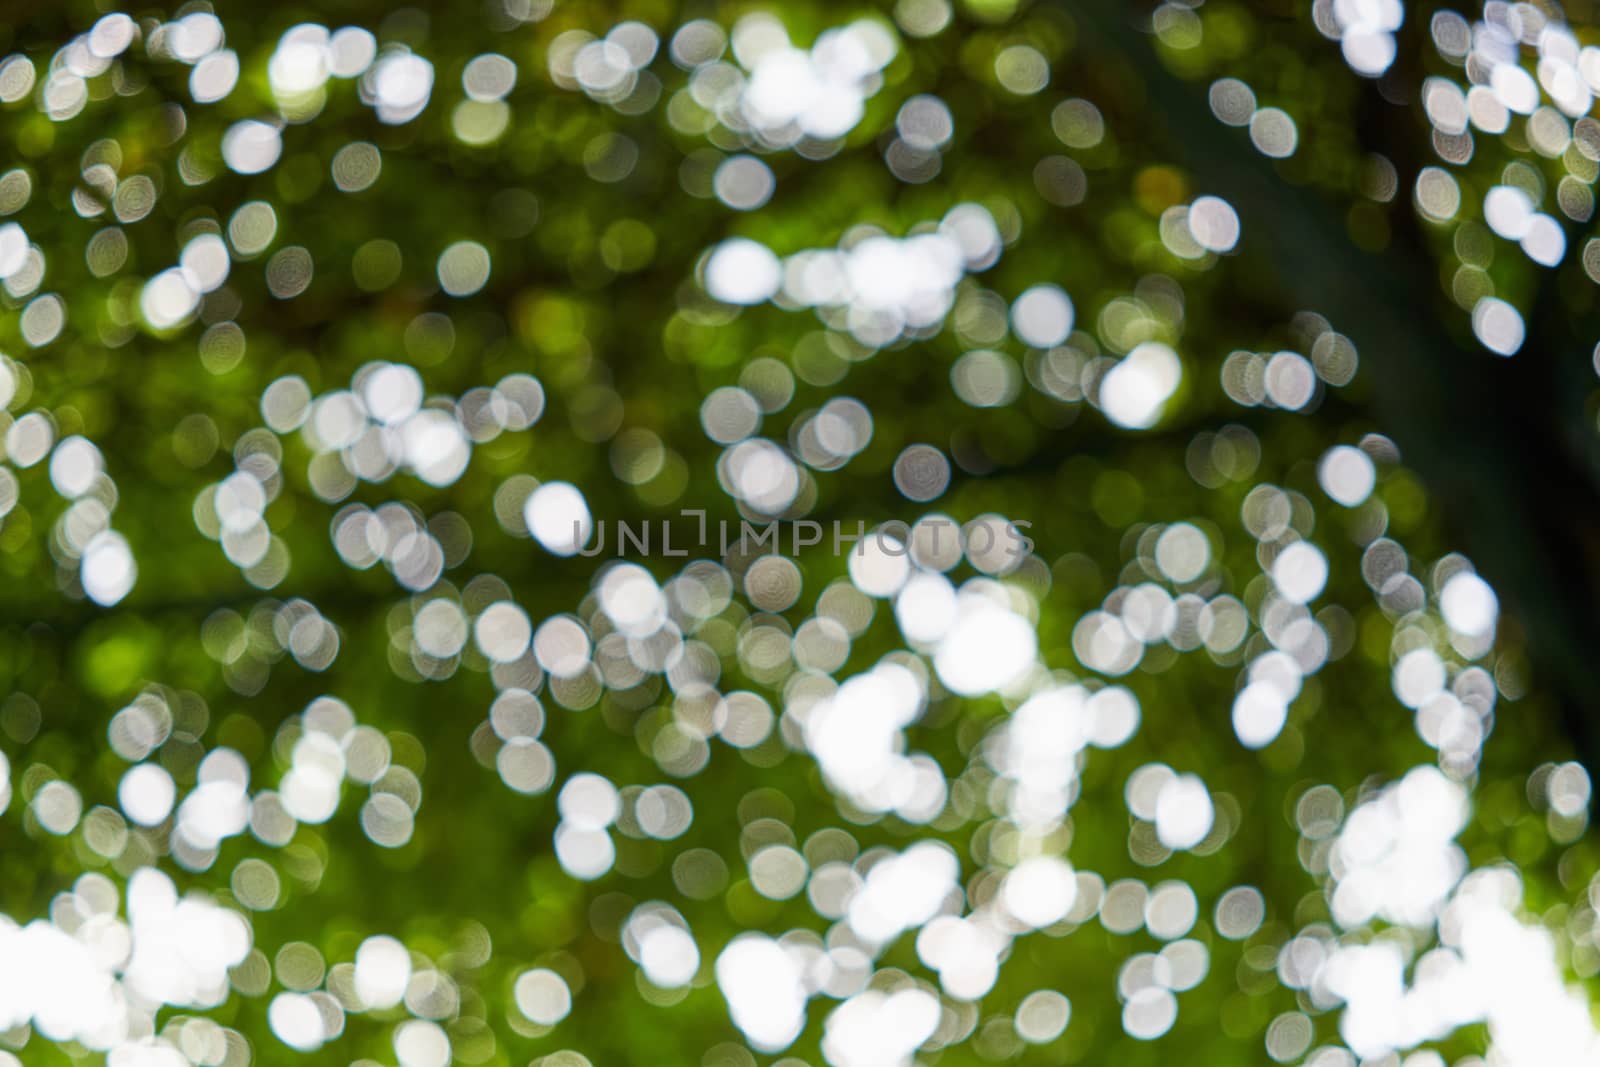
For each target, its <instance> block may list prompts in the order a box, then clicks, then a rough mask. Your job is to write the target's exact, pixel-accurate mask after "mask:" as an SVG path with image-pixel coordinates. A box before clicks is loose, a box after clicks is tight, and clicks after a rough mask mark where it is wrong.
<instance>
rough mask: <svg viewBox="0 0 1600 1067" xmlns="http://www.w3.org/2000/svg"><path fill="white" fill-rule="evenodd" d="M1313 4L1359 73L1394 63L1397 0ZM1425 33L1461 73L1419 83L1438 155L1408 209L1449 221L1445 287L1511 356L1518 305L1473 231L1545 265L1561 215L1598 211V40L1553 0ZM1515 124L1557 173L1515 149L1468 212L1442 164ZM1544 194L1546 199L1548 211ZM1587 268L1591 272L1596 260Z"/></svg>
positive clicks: (1484, 13) (1440, 19)
mask: <svg viewBox="0 0 1600 1067" xmlns="http://www.w3.org/2000/svg"><path fill="white" fill-rule="evenodd" d="M1312 9H1313V15H1314V18H1315V21H1316V24H1317V26H1318V28H1319V29H1321V30H1322V31H1323V32H1324V33H1326V34H1328V35H1329V36H1331V37H1335V38H1337V39H1339V40H1340V41H1341V43H1342V47H1343V49H1344V55H1345V58H1346V60H1347V61H1348V62H1349V64H1350V66H1351V67H1352V68H1353V69H1355V70H1356V71H1357V72H1358V73H1360V74H1363V75H1366V76H1369V77H1377V76H1379V75H1382V74H1383V73H1384V72H1385V71H1387V70H1388V69H1389V67H1390V65H1391V64H1392V63H1393V62H1394V58H1395V47H1396V46H1395V37H1394V34H1395V31H1397V30H1398V29H1399V27H1400V25H1401V23H1402V22H1403V21H1404V19H1405V17H1406V9H1405V5H1404V3H1403V2H1402V0H1315V3H1314V4H1313V5H1312ZM1428 33H1429V36H1430V38H1431V41H1432V44H1433V46H1434V49H1435V51H1436V52H1437V53H1438V55H1439V57H1440V58H1441V59H1442V60H1443V61H1444V62H1445V63H1447V64H1449V65H1451V66H1455V67H1458V68H1460V70H1461V76H1460V78H1459V79H1458V78H1455V77H1444V76H1439V75H1435V76H1432V77H1429V78H1427V79H1426V80H1425V81H1424V82H1423V84H1422V86H1421V93H1420V95H1421V99H1420V103H1421V105H1422V108H1423V111H1424V112H1425V114H1426V115H1427V117H1428V121H1429V123H1430V124H1431V126H1432V131H1433V137H1432V146H1433V149H1434V151H1435V153H1436V154H1437V155H1438V156H1439V160H1440V163H1441V164H1442V165H1438V166H1429V167H1425V168H1423V170H1422V171H1421V173H1420V174H1418V175H1417V178H1416V187H1415V189H1414V190H1413V191H1412V192H1413V194H1414V197H1415V203H1416V208H1417V210H1418V212H1419V213H1420V214H1421V215H1422V216H1423V218H1425V219H1427V220H1428V221H1430V222H1433V223H1439V224H1449V225H1450V226H1451V227H1452V228H1453V229H1455V230H1456V231H1457V236H1456V248H1457V250H1458V253H1459V254H1460V257H1461V259H1462V261H1463V262H1462V264H1461V266H1460V268H1459V269H1458V270H1457V271H1456V273H1455V276H1454V278H1453V279H1452V283H1451V290H1452V295H1453V296H1454V297H1455V299H1456V301H1457V302H1458V303H1459V304H1461V305H1462V306H1463V307H1464V308H1466V309H1467V310H1468V311H1470V312H1471V321H1472V328H1473V332H1474V333H1475V334H1476V336H1477V338H1478V340H1479V342H1480V343H1482V344H1483V346H1484V347H1485V348H1487V349H1489V350H1490V351H1491V352H1494V353H1495V354H1497V355H1501V356H1512V355H1515V354H1516V353H1517V352H1518V351H1519V350H1520V349H1521V348H1522V344H1523V341H1524V339H1525V337H1526V325H1525V323H1524V321H1523V313H1522V311H1521V310H1520V309H1519V308H1518V307H1517V306H1516V305H1515V304H1513V303H1511V302H1510V301H1508V300H1506V299H1504V298H1503V297H1500V296H1497V295H1495V283H1494V281H1493V280H1492V279H1491V277H1490V274H1489V272H1488V267H1489V264H1490V261H1491V260H1492V258H1493V255H1494V247H1493V242H1492V241H1490V242H1481V241H1477V238H1478V236H1479V235H1480V234H1481V227H1482V226H1487V227H1488V229H1489V230H1491V231H1492V232H1493V233H1494V235H1495V236H1497V237H1499V238H1501V239H1503V240H1506V241H1510V242H1514V243H1516V244H1517V245H1519V246H1520V248H1521V251H1522V253H1523V255H1525V256H1526V257H1527V258H1528V259H1529V260H1531V261H1532V262H1533V263H1535V264H1537V265H1539V266H1541V267H1547V268H1554V267H1557V266H1559V265H1560V264H1561V263H1562V262H1563V261H1564V260H1565V259H1566V257H1567V252H1568V248H1567V237H1566V223H1565V222H1564V221H1563V220H1562V218H1560V217H1558V214H1559V215H1560V216H1565V218H1566V219H1567V220H1571V221H1574V222H1579V223H1583V222H1587V221H1588V220H1589V219H1590V217H1591V216H1592V215H1593V214H1594V209H1595V198H1594V190H1593V185H1594V181H1595V179H1596V177H1597V175H1600V123H1597V122H1596V121H1595V119H1594V118H1593V117H1592V116H1591V115H1590V114H1589V112H1590V111H1591V109H1592V106H1593V103H1594V98H1595V95H1596V94H1597V93H1600V48H1597V47H1595V46H1593V45H1585V44H1583V43H1581V41H1580V40H1579V37H1578V35H1577V33H1575V32H1574V30H1573V29H1572V27H1570V26H1569V25H1567V23H1566V22H1565V21H1564V19H1563V17H1562V14H1561V11H1560V9H1559V8H1558V7H1539V6H1536V5H1533V4H1520V3H1501V2H1492V3H1486V4H1484V5H1483V6H1482V9H1481V17H1480V18H1478V19H1477V20H1472V19H1469V18H1468V17H1467V16H1465V15H1463V14H1461V13H1458V12H1455V11H1438V12H1435V13H1434V15H1433V17H1432V19H1431V21H1430V23H1429V25H1428ZM1219 84H1221V83H1219ZM1218 113H1219V117H1220V116H1221V114H1222V113H1221V111H1219V112H1218ZM1513 122H1515V123H1517V124H1518V127H1519V133H1520V135H1521V136H1522V138H1523V139H1524V142H1525V147H1526V148H1527V149H1530V150H1531V151H1532V152H1534V153H1536V154H1537V155H1538V156H1539V157H1542V158H1543V160H1548V161H1554V162H1555V165H1556V166H1558V167H1559V169H1560V175H1561V176H1560V177H1559V179H1557V180H1554V181H1553V182H1552V180H1551V179H1550V178H1549V177H1548V176H1547V175H1546V174H1545V173H1544V172H1543V171H1542V170H1541V168H1540V167H1539V166H1537V165H1535V164H1536V163H1537V162H1538V161H1529V160H1524V159H1516V158H1515V157H1514V156H1513V158H1512V159H1511V161H1510V162H1509V163H1508V164H1507V165H1506V166H1505V167H1504V170H1503V172H1502V173H1503V179H1502V182H1501V184H1498V185H1495V186H1494V187H1492V188H1490V189H1489V190H1487V191H1486V192H1485V193H1484V194H1483V198H1482V205H1481V210H1480V211H1476V212H1474V211H1470V210H1468V205H1467V203H1466V200H1467V198H1468V193H1467V190H1466V188H1465V187H1464V186H1463V183H1462V182H1460V181H1458V180H1457V178H1456V176H1455V175H1454V174H1452V173H1451V171H1450V169H1449V168H1450V167H1452V166H1462V165H1465V164H1466V163H1468V162H1469V161H1471V160H1472V158H1473V156H1474V146H1475V136H1481V135H1488V136H1490V137H1497V136H1500V135H1503V134H1506V133H1507V132H1508V130H1510V128H1511V126H1512V124H1513ZM1400 192H1401V193H1404V192H1405V191H1404V190H1400ZM1393 195H1394V192H1393V191H1390V192H1388V193H1385V194H1384V195H1383V197H1382V198H1383V199H1390V198H1391V197H1392V196H1393ZM1547 202H1553V203H1551V206H1550V208H1549V210H1545V209H1544V205H1545V204H1546V203H1547ZM1480 219H1481V221H1480ZM1463 235H1465V237H1466V238H1468V240H1466V241H1463ZM1475 242H1476V243H1475ZM1469 249H1475V250H1471V251H1468V250H1469ZM1586 262H1587V260H1586ZM1596 262H1600V259H1597V260H1596ZM1589 273H1590V275H1591V277H1594V276H1595V275H1596V270H1595V269H1592V268H1591V269H1589ZM1597 280H1600V279H1597Z"/></svg>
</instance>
